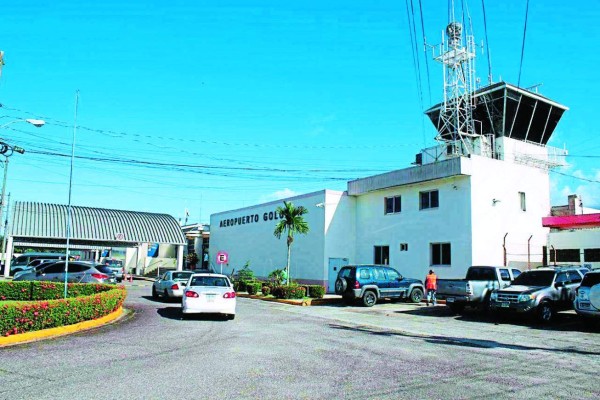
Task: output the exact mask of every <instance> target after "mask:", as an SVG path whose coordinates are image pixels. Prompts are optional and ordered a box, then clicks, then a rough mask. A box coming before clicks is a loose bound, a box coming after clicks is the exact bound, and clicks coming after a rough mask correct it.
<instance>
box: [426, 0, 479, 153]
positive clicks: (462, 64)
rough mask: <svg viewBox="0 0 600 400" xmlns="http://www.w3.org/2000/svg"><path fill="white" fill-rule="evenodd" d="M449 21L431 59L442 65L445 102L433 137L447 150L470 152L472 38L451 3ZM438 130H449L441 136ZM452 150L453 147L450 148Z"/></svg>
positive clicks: (472, 134) (472, 133)
mask: <svg viewBox="0 0 600 400" xmlns="http://www.w3.org/2000/svg"><path fill="white" fill-rule="evenodd" d="M450 15H451V17H450V23H449V24H448V26H447V27H446V30H445V32H443V33H442V43H441V44H440V45H438V46H437V51H436V49H435V48H434V50H433V58H434V60H435V61H437V62H439V63H441V64H442V66H443V74H444V101H443V103H442V109H441V110H440V123H441V126H439V127H438V135H437V136H436V138H435V139H436V140H437V141H439V142H442V143H444V144H453V146H448V149H449V150H448V153H449V155H450V154H451V153H455V154H456V155H458V154H471V152H472V150H473V138H475V137H480V136H481V135H479V134H477V133H476V131H475V123H474V120H473V110H474V108H475V106H474V104H473V98H472V94H473V92H474V90H475V89H476V81H475V39H474V37H473V35H472V34H470V35H469V34H465V32H464V29H463V25H462V24H461V23H460V22H457V21H456V20H455V18H454V2H452V10H451V14H450ZM440 132H449V133H450V135H444V136H442V135H441V134H440ZM450 149H452V150H450Z"/></svg>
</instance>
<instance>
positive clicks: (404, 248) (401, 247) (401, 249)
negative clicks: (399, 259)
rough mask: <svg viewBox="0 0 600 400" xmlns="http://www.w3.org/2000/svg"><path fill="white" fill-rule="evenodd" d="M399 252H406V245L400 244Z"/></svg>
mask: <svg viewBox="0 0 600 400" xmlns="http://www.w3.org/2000/svg"><path fill="white" fill-rule="evenodd" d="M400 251H408V243H400Z"/></svg>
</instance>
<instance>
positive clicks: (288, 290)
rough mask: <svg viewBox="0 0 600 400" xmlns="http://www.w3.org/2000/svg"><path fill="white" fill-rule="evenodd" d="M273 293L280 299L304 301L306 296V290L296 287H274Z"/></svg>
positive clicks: (302, 287)
mask: <svg viewBox="0 0 600 400" xmlns="http://www.w3.org/2000/svg"><path fill="white" fill-rule="evenodd" d="M272 293H273V296H275V297H277V298H278V299H302V298H304V295H305V294H306V288H305V287H304V286H296V285H290V286H287V285H281V286H276V287H274V288H273V292H272Z"/></svg>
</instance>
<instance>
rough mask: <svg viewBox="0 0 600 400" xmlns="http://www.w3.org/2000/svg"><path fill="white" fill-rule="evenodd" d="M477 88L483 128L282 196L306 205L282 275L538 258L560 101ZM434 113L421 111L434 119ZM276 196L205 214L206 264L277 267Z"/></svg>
mask: <svg viewBox="0 0 600 400" xmlns="http://www.w3.org/2000/svg"><path fill="white" fill-rule="evenodd" d="M477 93H480V94H481V96H479V97H478V100H479V101H480V102H482V103H484V104H486V108H487V109H488V110H494V112H493V113H490V114H486V115H483V116H482V118H484V117H485V118H487V119H488V120H489V122H488V124H487V125H486V124H482V125H481V129H484V131H483V133H486V134H480V135H473V137H470V138H468V140H464V138H458V139H457V138H456V137H448V138H445V139H444V138H443V135H444V131H443V130H442V129H439V131H440V135H441V136H442V139H443V140H441V141H440V145H439V146H436V147H432V148H428V149H424V150H421V151H420V152H419V153H418V154H417V155H416V158H415V163H414V164H413V166H411V167H409V168H405V169H400V170H396V171H390V172H387V173H384V174H380V175H375V176H370V177H366V178H362V179H357V180H354V181H350V182H348V183H347V190H346V191H343V192H341V191H331V190H322V191H318V192H314V193H308V194H304V195H300V196H295V197H291V198H288V199H285V200H286V201H291V202H292V203H293V204H294V205H295V206H303V207H305V208H307V209H308V211H309V212H308V214H306V215H305V219H306V221H307V222H308V225H309V228H310V232H309V233H308V234H307V235H298V236H296V237H295V240H294V243H293V246H292V253H291V265H290V275H291V278H292V279H296V280H299V281H302V282H305V283H318V284H322V285H324V286H325V287H327V290H328V292H333V285H334V282H335V279H336V276H337V271H338V270H339V267H340V266H342V265H345V264H358V263H377V264H389V265H390V266H392V267H394V268H396V269H398V270H399V271H400V273H401V274H403V275H405V276H407V277H415V278H419V279H423V278H424V277H425V275H426V273H427V271H428V270H429V269H430V268H433V269H434V270H435V271H436V273H437V274H438V275H439V276H440V277H442V278H446V277H462V276H464V274H465V273H466V270H467V268H468V267H469V266H471V265H511V266H516V267H518V268H521V269H526V268H528V267H532V266H535V265H540V264H541V263H542V262H543V260H544V253H545V252H546V250H545V246H546V244H547V237H548V232H549V228H547V227H544V226H543V225H542V218H543V217H546V216H548V215H549V213H550V208H551V207H550V180H549V173H548V170H549V169H550V168H552V167H555V166H559V165H561V164H562V162H563V159H564V154H565V152H564V150H559V149H555V148H551V147H548V146H546V143H547V141H548V140H549V138H550V136H551V134H552V131H553V130H554V128H555V127H556V124H557V123H558V119H560V116H561V115H562V113H563V112H564V111H565V110H566V107H564V106H561V105H559V104H557V103H554V102H552V101H551V100H549V99H547V98H545V97H542V96H540V95H538V94H536V93H533V92H530V91H527V90H524V89H521V88H518V87H515V86H512V85H509V84H506V83H501V84H495V85H492V87H486V88H483V89H481V90H480V91H478V92H477ZM481 108H483V107H482V106H481V105H480V106H479V109H481ZM440 110H441V108H440V106H439V105H438V106H434V107H432V108H431V109H430V110H428V111H427V114H428V116H429V117H430V118H431V119H432V121H433V122H434V124H436V126H441V125H440V124H438V123H437V122H438V121H437V120H436V119H437V118H441V117H440V114H441V112H440ZM527 113H528V114H527ZM538 113H540V115H541V113H543V115H544V116H545V117H544V118H541V117H539V116H538ZM486 127H487V129H486ZM488 130H489V132H490V133H489V134H487V132H488ZM492 131H493V132H492ZM454 139H456V140H454ZM282 205H283V203H282V201H275V202H270V203H264V204H259V205H255V206H251V207H246V208H242V209H237V210H231V211H226V212H221V213H217V214H213V215H212V216H211V221H210V225H211V243H210V260H211V264H212V265H213V268H215V269H216V270H218V271H219V270H221V268H222V270H223V272H227V273H231V272H232V271H233V270H239V269H240V268H242V267H243V265H244V264H246V263H247V262H248V263H249V265H250V268H252V270H253V271H254V272H255V274H256V275H257V276H259V277H266V276H267V275H268V274H269V273H270V272H271V271H273V270H275V269H279V268H284V267H285V264H286V258H287V247H286V241H285V239H284V238H283V239H277V238H276V237H275V236H274V234H273V232H274V229H275V225H276V223H277V221H278V218H279V216H278V215H277V213H276V212H275V209H276V208H277V207H278V206H282ZM217 252H226V253H227V254H228V261H227V263H226V264H223V265H219V264H217V263H216V261H215V260H216V254H217Z"/></svg>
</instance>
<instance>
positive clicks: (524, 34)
mask: <svg viewBox="0 0 600 400" xmlns="http://www.w3.org/2000/svg"><path fill="white" fill-rule="evenodd" d="M528 15H529V0H527V5H526V6H525V24H524V25H523V43H522V45H521V62H520V63H519V79H518V81H517V86H518V87H521V70H522V69H523V56H524V55H525V37H526V35H527V18H528Z"/></svg>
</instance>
